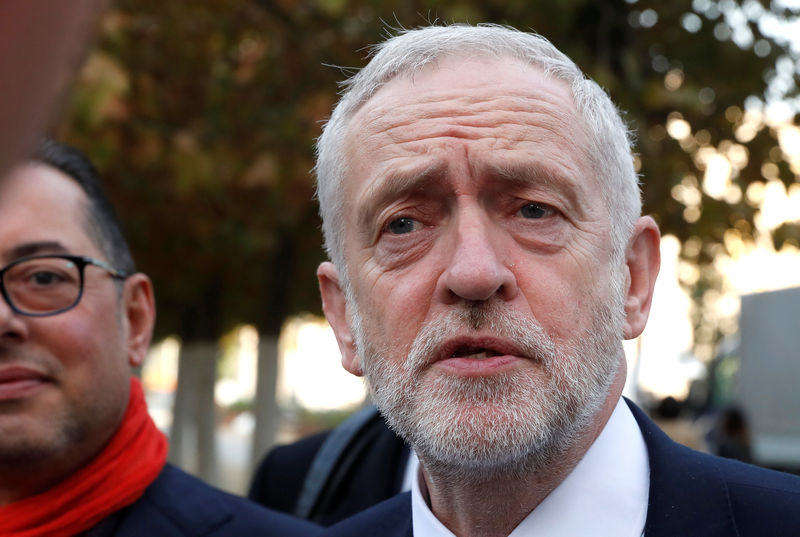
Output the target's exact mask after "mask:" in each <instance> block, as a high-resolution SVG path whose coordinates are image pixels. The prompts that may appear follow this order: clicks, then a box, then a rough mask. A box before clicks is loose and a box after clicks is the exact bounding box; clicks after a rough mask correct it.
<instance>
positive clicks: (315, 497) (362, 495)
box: [249, 407, 409, 526]
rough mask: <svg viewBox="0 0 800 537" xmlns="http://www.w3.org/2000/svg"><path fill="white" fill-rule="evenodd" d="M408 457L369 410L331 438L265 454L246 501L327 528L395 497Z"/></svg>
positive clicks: (316, 438)
mask: <svg viewBox="0 0 800 537" xmlns="http://www.w3.org/2000/svg"><path fill="white" fill-rule="evenodd" d="M332 444H335V445H334V446H332ZM331 447H333V452H331V451H330V449H329V448H331ZM408 455H409V450H408V448H407V447H406V446H405V444H404V443H403V441H402V440H401V439H400V438H399V437H398V436H397V435H395V434H394V433H393V432H392V431H391V430H390V429H389V427H388V426H387V425H386V423H385V422H384V421H383V419H382V418H381V416H380V415H379V414H378V413H377V411H375V409H374V408H373V407H370V408H368V409H365V410H364V411H362V412H359V413H358V414H356V415H354V416H353V417H352V418H350V419H349V420H347V421H346V422H345V423H344V424H342V426H340V427H338V428H337V429H336V430H335V432H334V433H333V434H331V432H330V431H328V432H325V433H320V434H316V435H313V436H310V437H307V438H304V439H302V440H299V441H298V442H295V443H293V444H290V445H286V446H278V447H276V448H274V449H273V450H272V451H270V452H269V453H268V454H267V456H266V457H264V459H263V461H262V462H261V463H260V464H259V466H258V469H257V470H256V473H255V475H254V477H253V482H252V484H251V486H250V493H249V498H250V499H251V500H253V501H255V502H258V503H260V504H262V505H264V506H266V507H269V508H271V509H276V510H278V511H282V512H285V513H290V514H294V515H296V516H300V517H303V518H307V519H309V520H312V521H314V522H317V523H319V524H322V525H323V526H328V525H331V524H334V523H336V522H339V521H340V520H343V519H345V518H347V517H350V516H352V515H354V514H356V513H359V512H361V511H363V510H365V509H367V508H369V507H372V506H373V505H375V504H377V503H380V502H382V501H383V500H386V499H388V498H391V497H392V496H394V495H395V494H397V493H398V492H400V488H401V486H402V484H403V476H404V471H405V467H406V462H407V460H408ZM320 463H322V466H324V468H322V469H321V468H320ZM312 468H314V470H313V471H311V472H310V470H311V469H312ZM309 473H311V474H313V475H309ZM310 488H313V489H314V490H309V489H310Z"/></svg>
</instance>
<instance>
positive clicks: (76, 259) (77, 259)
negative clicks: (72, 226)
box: [0, 254, 130, 317]
mask: <svg viewBox="0 0 800 537" xmlns="http://www.w3.org/2000/svg"><path fill="white" fill-rule="evenodd" d="M47 258H57V259H66V260H67V261H70V262H72V263H74V264H75V266H76V267H78V274H79V275H80V289H79V290H78V296H77V297H76V298H75V301H74V302H73V303H72V304H70V305H69V306H66V307H64V308H61V309H58V310H55V311H47V312H44V313H30V312H26V311H22V310H20V309H19V308H17V306H15V305H14V303H13V301H12V300H11V298H10V297H9V296H8V292H7V291H6V284H5V281H4V279H3V276H4V275H5V273H6V272H7V271H8V270H9V269H11V268H13V267H15V266H16V265H19V264H20V263H25V262H26V261H31V260H33V259H47ZM87 265H94V266H96V267H99V268H101V269H103V270H105V271H106V272H107V273H108V274H109V275H110V276H111V277H112V278H114V279H117V280H126V279H127V278H128V277H130V274H128V273H126V272H123V271H121V270H117V269H115V268H114V267H112V266H111V265H109V264H108V263H106V262H105V261H100V260H99V259H95V258H93V257H89V256H85V255H71V254H41V255H29V256H26V257H20V258H19V259H15V260H14V261H12V262H11V263H9V264H8V265H6V266H5V267H3V268H2V269H0V294H2V295H3V299H5V301H6V304H8V307H9V308H11V311H13V312H14V313H16V314H17V315H24V316H25V317H50V316H52V315H58V314H59V313H64V312H65V311H69V310H71V309H72V308H74V307H75V306H77V305H78V304H79V303H80V301H81V298H82V297H83V286H84V282H85V269H86V266H87Z"/></svg>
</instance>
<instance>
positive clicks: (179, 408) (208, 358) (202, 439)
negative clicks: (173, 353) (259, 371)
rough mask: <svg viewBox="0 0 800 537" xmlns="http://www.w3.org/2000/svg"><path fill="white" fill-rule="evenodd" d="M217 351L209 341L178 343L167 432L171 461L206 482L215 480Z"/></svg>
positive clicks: (214, 481) (214, 345)
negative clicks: (168, 431) (177, 356)
mask: <svg viewBox="0 0 800 537" xmlns="http://www.w3.org/2000/svg"><path fill="white" fill-rule="evenodd" d="M218 352H219V351H218V348H217V345H216V343H214V342H210V341H197V342H187V343H185V344H183V345H181V353H180V358H179V362H178V386H177V389H176V391H175V405H174V410H173V422H172V429H171V433H170V444H171V446H170V456H169V460H170V462H172V463H174V464H176V465H178V466H180V467H181V468H183V469H185V470H187V471H189V472H192V473H194V474H195V475H197V476H199V477H200V478H202V479H203V480H205V481H208V482H209V483H217V481H218V479H217V478H218V476H217V449H216V427H217V411H216V406H215V404H214V385H215V383H216V378H217V356H218Z"/></svg>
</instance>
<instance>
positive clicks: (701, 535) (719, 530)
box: [626, 400, 738, 537]
mask: <svg viewBox="0 0 800 537" xmlns="http://www.w3.org/2000/svg"><path fill="white" fill-rule="evenodd" d="M626 402H627V403H628V406H629V407H630V408H631V412H633V415H634V417H635V418H636V421H637V422H638V423H639V428H640V429H641V431H642V436H643V437H644V441H645V444H646V445H647V452H648V458H649V461H650V496H649V498H648V502H647V503H648V506H647V520H646V523H645V532H644V533H645V536H646V537H675V536H677V535H680V536H682V537H686V536H691V537H710V536H721V535H737V534H738V533H737V531H736V527H735V524H734V522H733V515H732V512H731V508H730V499H729V493H728V487H727V485H726V484H725V480H724V479H723V478H722V474H721V473H720V471H719V469H718V467H717V465H716V463H715V462H714V459H713V457H710V456H708V455H704V454H702V453H698V452H696V451H693V450H691V449H689V448H686V447H684V446H682V445H680V444H677V443H675V442H673V441H672V440H670V439H669V437H668V436H667V435H666V434H664V433H663V432H662V431H661V430H660V429H659V428H658V427H657V426H656V425H655V424H654V423H653V422H652V421H651V420H650V419H649V418H648V417H647V416H646V415H645V414H644V412H642V411H641V410H640V409H639V408H638V407H637V406H636V405H634V404H633V403H631V402H630V401H628V400H626Z"/></svg>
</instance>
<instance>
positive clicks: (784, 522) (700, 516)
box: [324, 403, 800, 537]
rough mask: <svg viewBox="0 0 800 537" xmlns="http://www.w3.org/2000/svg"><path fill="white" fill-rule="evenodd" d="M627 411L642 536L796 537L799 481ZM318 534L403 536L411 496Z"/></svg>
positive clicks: (408, 532)
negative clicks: (642, 485) (639, 463)
mask: <svg viewBox="0 0 800 537" xmlns="http://www.w3.org/2000/svg"><path fill="white" fill-rule="evenodd" d="M629 406H630V407H631V411H632V412H633V414H634V416H635V417H636V421H637V422H638V423H639V427H640V428H641V430H642V434H643V436H644V439H645V443H646V444H647V451H648V458H649V461H650V497H649V500H648V509H647V520H646V522H645V536H646V537H731V536H736V537H788V536H794V535H798V536H800V478H798V477H797V476H793V475H789V474H784V473H780V472H774V471H771V470H765V469H763V468H758V467H755V466H751V465H748V464H744V463H741V462H738V461H733V460H730V459H722V458H719V457H713V456H711V455H705V454H703V453H699V452H697V451H693V450H691V449H689V448H686V447H684V446H681V445H680V444H676V443H675V442H673V441H672V440H670V439H669V437H667V436H666V435H665V434H664V433H663V432H661V430H659V429H658V427H657V426H656V425H655V424H654V423H653V422H652V421H650V419H649V418H648V417H647V416H645V414H644V413H643V412H642V411H641V410H639V408H637V407H636V406H635V405H633V404H632V403H629ZM324 535H325V537H350V536H353V537H356V536H357V537H370V536H375V537H411V535H412V527H411V495H410V493H404V494H401V495H398V496H395V497H394V498H391V499H389V500H387V501H385V502H383V503H381V504H379V505H377V506H375V507H373V508H372V509H369V510H367V511H365V512H363V513H361V514H359V515H356V516H354V517H352V518H350V519H348V520H346V521H344V522H342V523H340V524H337V525H335V526H332V527H331V528H329V530H328V531H327V532H326V533H325V534H324Z"/></svg>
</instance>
